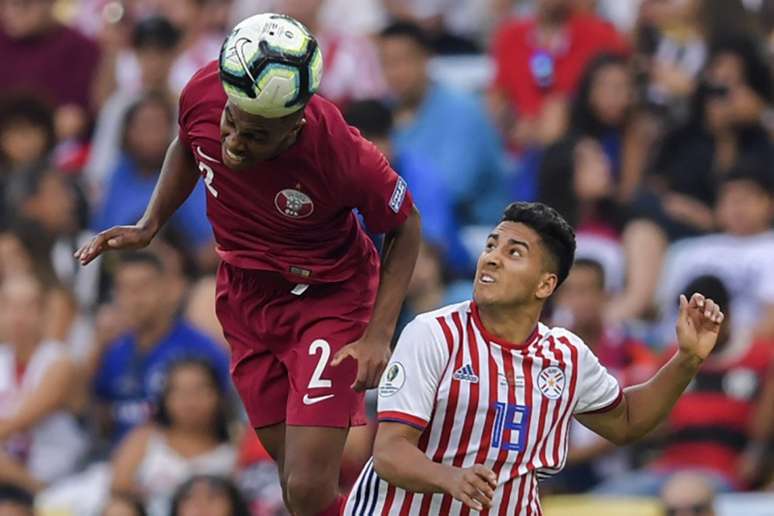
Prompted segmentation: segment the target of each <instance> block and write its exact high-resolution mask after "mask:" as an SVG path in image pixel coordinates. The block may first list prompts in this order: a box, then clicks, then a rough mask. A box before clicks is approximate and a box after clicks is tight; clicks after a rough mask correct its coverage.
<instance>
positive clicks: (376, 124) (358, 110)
mask: <svg viewBox="0 0 774 516" xmlns="http://www.w3.org/2000/svg"><path fill="white" fill-rule="evenodd" d="M344 119H345V120H346V121H347V123H348V124H349V125H351V126H353V127H355V128H357V129H358V130H359V131H360V132H361V133H363V136H365V137H366V138H384V137H388V136H389V135H390V131H392V111H390V108H388V107H387V105H386V104H385V103H384V102H382V101H380V100H377V99H366V100H357V101H354V102H350V103H349V104H348V105H347V107H346V109H345V110H344Z"/></svg>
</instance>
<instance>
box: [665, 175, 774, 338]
mask: <svg viewBox="0 0 774 516" xmlns="http://www.w3.org/2000/svg"><path fill="white" fill-rule="evenodd" d="M714 216H715V221H716V222H715V224H716V226H717V228H718V230H719V231H718V232H716V233H712V234H710V235H706V236H700V237H694V238H687V239H684V240H681V241H680V242H677V243H675V244H673V245H672V246H671V247H670V249H669V251H668V252H667V257H666V260H665V263H664V271H663V275H662V278H661V280H660V282H659V285H661V289H660V292H659V295H658V300H659V305H660V306H661V307H663V308H664V310H665V311H666V313H667V314H668V315H669V318H674V317H676V310H675V307H673V306H672V305H671V304H669V303H668V302H667V301H666V300H667V299H670V298H669V297H668V296H673V295H677V293H678V292H679V291H680V290H682V289H683V288H684V286H685V285H686V284H687V283H688V282H690V281H692V280H693V279H694V278H696V277H698V276H701V275H704V274H713V275H715V276H717V277H719V278H720V279H721V280H722V281H723V283H724V284H725V285H726V286H727V288H728V290H729V293H730V299H731V306H732V308H733V311H734V318H733V324H734V328H735V329H736V330H739V331H745V332H754V333H757V334H759V335H763V336H768V337H774V267H772V262H771V260H772V257H774V230H772V223H774V172H772V169H771V162H761V161H758V160H748V161H743V162H740V163H739V164H737V165H736V166H735V167H734V168H732V169H731V171H730V172H728V174H726V176H725V177H724V178H723V179H722V183H721V184H720V187H719V189H718V198H717V203H716V205H715V210H714Z"/></svg>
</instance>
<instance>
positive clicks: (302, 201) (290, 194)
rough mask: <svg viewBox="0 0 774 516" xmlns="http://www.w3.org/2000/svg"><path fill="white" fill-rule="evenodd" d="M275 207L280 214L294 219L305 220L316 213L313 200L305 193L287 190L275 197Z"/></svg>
mask: <svg viewBox="0 0 774 516" xmlns="http://www.w3.org/2000/svg"><path fill="white" fill-rule="evenodd" d="M274 206H276V207H277V209H278V210H279V212H280V213H282V214H283V215H285V216H286V217H290V218H293V219H304V218H306V217H308V216H309V215H311V214H312V212H313V211H314V203H313V202H312V199H311V198H310V197H309V196H308V195H306V194H305V193H303V192H299V191H298V190H294V189H292V188H285V189H284V190H282V191H280V192H279V193H278V194H277V195H276V196H275V197H274Z"/></svg>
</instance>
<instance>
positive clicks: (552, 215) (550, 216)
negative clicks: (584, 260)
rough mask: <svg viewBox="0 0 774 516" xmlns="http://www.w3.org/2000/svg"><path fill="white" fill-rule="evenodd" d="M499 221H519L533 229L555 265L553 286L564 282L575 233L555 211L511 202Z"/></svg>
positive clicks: (534, 205)
mask: <svg viewBox="0 0 774 516" xmlns="http://www.w3.org/2000/svg"><path fill="white" fill-rule="evenodd" d="M500 222H518V223H521V224H524V225H525V226H528V227H530V228H532V229H533V230H534V231H535V232H536V233H537V234H538V235H539V236H540V240H541V241H542V242H543V247H544V248H545V249H546V251H548V253H549V255H550V256H551V258H552V259H553V260H554V262H555V266H556V276H557V278H558V281H557V284H556V286H557V287H558V286H559V285H561V284H562V283H563V282H564V280H565V279H567V275H568V274H569V273H570V267H572V263H573V260H574V259H575V231H574V230H573V229H572V226H570V224H568V223H567V221H566V220H564V218H563V217H562V216H561V215H560V214H559V212H558V211H556V210H555V209H553V208H552V207H550V206H548V205H546V204H543V203H541V202H514V203H511V204H509V205H508V207H506V208H505V211H504V212H503V218H502V219H501V220H500Z"/></svg>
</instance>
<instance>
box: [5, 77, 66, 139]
mask: <svg viewBox="0 0 774 516" xmlns="http://www.w3.org/2000/svg"><path fill="white" fill-rule="evenodd" d="M19 122H23V123H27V124H29V125H32V126H34V127H38V128H40V129H41V130H42V131H43V133H44V134H45V138H46V152H50V151H51V150H52V149H53V148H54V146H55V145H56V130H55V127H54V107H53V105H52V104H51V103H49V102H47V101H46V99H43V98H41V97H39V96H37V95H33V94H30V93H24V92H18V91H17V92H14V93H10V94H7V95H3V97H2V99H1V100H0V133H2V132H4V131H6V130H8V129H11V128H13V127H14V125H15V124H18V123H19Z"/></svg>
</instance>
